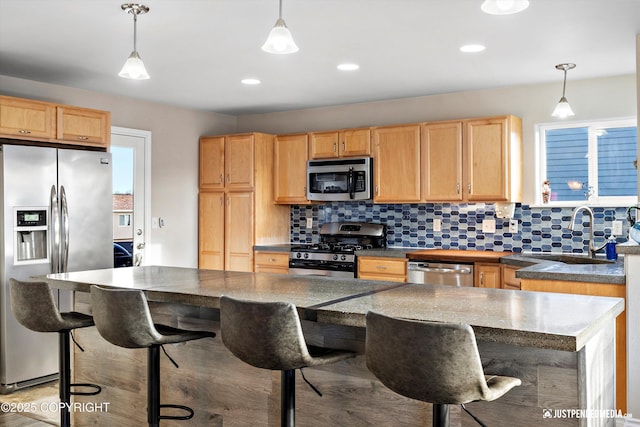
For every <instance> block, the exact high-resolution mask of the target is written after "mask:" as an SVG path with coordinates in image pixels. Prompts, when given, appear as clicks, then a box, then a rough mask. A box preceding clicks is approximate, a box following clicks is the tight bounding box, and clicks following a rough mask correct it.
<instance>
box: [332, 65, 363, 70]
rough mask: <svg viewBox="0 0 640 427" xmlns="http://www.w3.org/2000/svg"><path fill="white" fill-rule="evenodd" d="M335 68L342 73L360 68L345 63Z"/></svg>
mask: <svg viewBox="0 0 640 427" xmlns="http://www.w3.org/2000/svg"><path fill="white" fill-rule="evenodd" d="M337 68H338V70H342V71H354V70H357V69H358V68H360V66H359V65H358V64H351V63H345V64H339V65H338V67H337Z"/></svg>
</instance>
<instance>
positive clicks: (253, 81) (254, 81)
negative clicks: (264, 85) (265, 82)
mask: <svg viewBox="0 0 640 427" xmlns="http://www.w3.org/2000/svg"><path fill="white" fill-rule="evenodd" d="M240 83H242V84H245V85H259V84H260V80H258V79H242V80H240Z"/></svg>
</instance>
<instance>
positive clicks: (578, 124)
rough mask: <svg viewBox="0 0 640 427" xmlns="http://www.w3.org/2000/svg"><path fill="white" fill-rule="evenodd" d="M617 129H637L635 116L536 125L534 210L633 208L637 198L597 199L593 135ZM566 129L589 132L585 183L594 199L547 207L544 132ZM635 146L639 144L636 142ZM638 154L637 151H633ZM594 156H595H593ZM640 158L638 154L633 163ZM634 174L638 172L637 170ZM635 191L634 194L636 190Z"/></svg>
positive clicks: (555, 202)
mask: <svg viewBox="0 0 640 427" xmlns="http://www.w3.org/2000/svg"><path fill="white" fill-rule="evenodd" d="M602 127H605V128H616V127H636V129H637V127H638V124H637V118H636V117H634V116H629V117H620V118H613V119H597V120H581V121H563V122H549V123H538V124H536V125H535V138H536V147H535V148H536V150H535V160H536V180H535V185H536V191H535V195H536V196H535V204H536V205H537V206H554V207H563V206H567V207H574V206H579V205H585V204H588V205H590V206H607V207H617V206H622V207H624V206H630V205H635V204H636V203H637V202H638V195H634V196H603V197H601V196H599V195H598V135H597V133H596V131H597V128H602ZM567 128H587V129H588V142H587V146H588V148H587V153H588V156H589V157H588V181H589V183H593V184H594V185H590V187H593V190H594V196H593V197H592V198H591V200H588V199H587V198H585V199H584V200H565V201H558V200H549V202H548V203H543V202H542V181H543V180H544V179H546V176H547V162H546V157H547V152H546V139H545V131H547V130H553V129H567ZM636 144H638V141H637V140H636ZM636 150H637V151H640V150H638V149H637V148H636ZM594 154H595V155H594ZM638 157H640V154H638V153H637V157H636V159H637V158H638ZM636 170H637V169H636ZM586 191H588V189H586ZM636 191H637V190H636Z"/></svg>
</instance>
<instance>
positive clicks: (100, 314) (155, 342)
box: [91, 286, 216, 427]
mask: <svg viewBox="0 0 640 427" xmlns="http://www.w3.org/2000/svg"><path fill="white" fill-rule="evenodd" d="M91 307H92V310H93V317H94V320H95V323H96V328H97V329H98V332H100V335H102V337H103V338H104V339H105V340H107V341H109V342H110V343H111V344H114V345H117V346H119V347H124V348H147V349H148V365H147V419H148V424H149V426H151V427H157V426H159V425H160V420H161V419H172V420H188V419H191V418H192V417H193V414H194V413H193V410H192V409H191V408H189V407H187V406H183V405H168V404H162V405H161V404H160V347H161V346H162V345H164V344H173V343H179V342H185V341H191V340H196V339H200V338H206V337H215V336H216V334H215V333H214V332H211V331H191V330H185V329H177V328H173V327H171V326H166V325H161V324H156V323H154V322H153V319H152V317H151V312H150V310H149V305H148V303H147V298H146V297H145V295H144V293H143V292H142V291H139V290H131V289H106V288H102V287H99V286H92V287H91ZM172 362H173V360H172ZM174 364H175V362H174ZM160 408H174V409H179V410H183V411H185V414H186V415H183V416H178V415H161V414H160Z"/></svg>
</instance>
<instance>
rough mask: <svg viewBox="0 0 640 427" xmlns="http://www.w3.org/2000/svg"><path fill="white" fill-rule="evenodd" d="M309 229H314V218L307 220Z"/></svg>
mask: <svg viewBox="0 0 640 427" xmlns="http://www.w3.org/2000/svg"><path fill="white" fill-rule="evenodd" d="M307 228H313V218H307Z"/></svg>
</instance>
